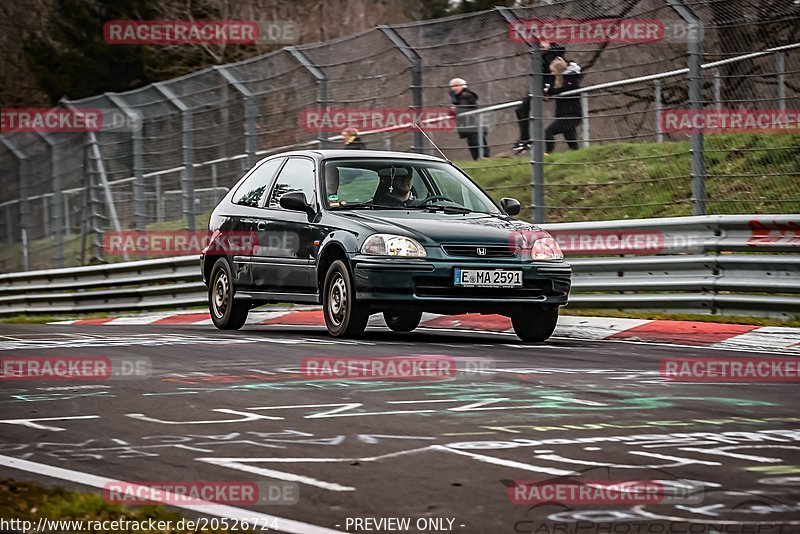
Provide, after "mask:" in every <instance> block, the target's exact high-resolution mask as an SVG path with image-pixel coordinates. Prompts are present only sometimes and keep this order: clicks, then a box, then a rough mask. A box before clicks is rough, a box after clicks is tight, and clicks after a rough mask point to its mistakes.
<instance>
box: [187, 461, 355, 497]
mask: <svg viewBox="0 0 800 534" xmlns="http://www.w3.org/2000/svg"><path fill="white" fill-rule="evenodd" d="M197 460H198V461H200V462H206V463H209V464H213V465H218V466H220V467H228V468H230V469H238V470H239V471H245V472H247V473H253V474H254V475H261V476H263V477H267V478H277V479H278V480H285V481H287V482H296V483H298V484H306V485H309V486H314V487H317V488H320V489H324V490H328V491H355V490H356V489H355V488H354V487H352V486H342V485H341V484H336V483H335V482H325V481H324V480H317V479H316V478H312V477H307V476H303V475H296V474H294V473H287V472H286V471H276V470H275V469H267V468H265V467H257V466H254V465H248V462H258V461H261V459H260V458H253V459H250V460H245V461H241V460H240V459H238V458H197ZM308 461H311V460H308ZM333 461H335V460H333Z"/></svg>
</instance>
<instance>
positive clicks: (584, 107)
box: [581, 92, 589, 148]
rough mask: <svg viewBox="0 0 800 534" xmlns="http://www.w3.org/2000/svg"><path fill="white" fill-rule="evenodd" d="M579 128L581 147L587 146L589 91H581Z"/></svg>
mask: <svg viewBox="0 0 800 534" xmlns="http://www.w3.org/2000/svg"><path fill="white" fill-rule="evenodd" d="M581 130H582V132H581V133H582V134H583V148H588V147H589V93H587V92H583V93H581Z"/></svg>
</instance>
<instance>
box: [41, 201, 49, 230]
mask: <svg viewBox="0 0 800 534" xmlns="http://www.w3.org/2000/svg"><path fill="white" fill-rule="evenodd" d="M41 198H42V223H44V234H42V235H43V236H44V237H45V238H47V237H51V235H50V205H49V204H48V203H47V195H42V197H41Z"/></svg>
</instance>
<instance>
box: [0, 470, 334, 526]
mask: <svg viewBox="0 0 800 534" xmlns="http://www.w3.org/2000/svg"><path fill="white" fill-rule="evenodd" d="M0 466H5V467H10V468H12V469H19V470H20V471H26V472H28V473H36V474H39V475H44V476H48V477H52V478H57V479H60V480H67V481H70V482H77V483H78V484H83V485H85V486H91V487H93V488H98V489H104V488H105V487H106V486H107V485H109V484H126V485H129V486H131V487H135V486H136V485H135V484H131V483H129V482H124V481H121V480H116V479H113V478H106V477H101V476H97V475H92V474H89V473H82V472H80V471H73V470H71V469H64V468H61V467H54V466H51V465H45V464H39V463H36V462H30V461H28V460H21V459H19V458H13V457H11V456H2V455H0ZM163 493H164V495H163V499H154V500H157V501H160V502H162V503H163V504H165V505H167V506H173V507H175V508H182V509H184V510H191V511H192V512H197V513H200V514H207V515H215V516H218V517H227V518H230V519H239V520H242V521H244V520H250V522H251V523H252V522H253V521H252V520H253V519H259V520H263V521H264V522H265V523H266V524H272V523H275V522H277V525H278V528H277V531H279V532H287V533H290V534H295V533H296V534H337V533H341V531H339V530H332V529H329V528H325V527H319V526H317V525H311V524H309V523H303V522H301V521H295V520H294V519H284V518H282V517H278V516H274V515H270V514H262V513H260V512H254V511H253V510H247V509H244V508H236V507H233V506H228V505H225V504H216V503H213V502H208V501H202V504H173V503H171V502H169V499H170V497H171V496H172V494H171V493H170V492H167V491H165V492H163ZM176 500H177V499H176Z"/></svg>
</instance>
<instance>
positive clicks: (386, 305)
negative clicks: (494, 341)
mask: <svg viewBox="0 0 800 534" xmlns="http://www.w3.org/2000/svg"><path fill="white" fill-rule="evenodd" d="M350 264H351V265H352V267H353V275H354V279H355V280H354V282H355V286H356V298H357V299H358V300H359V301H362V302H367V303H369V304H370V305H371V306H372V307H373V308H374V309H377V310H380V309H392V310H395V309H410V310H418V311H429V312H433V313H452V312H456V313H464V312H476V313H510V312H511V311H514V310H515V309H520V308H529V307H530V306H531V305H564V304H566V303H567V299H568V297H569V290H570V286H571V283H572V282H571V280H572V268H571V267H570V266H569V265H568V264H566V263H564V262H521V261H519V260H503V259H479V260H476V259H470V258H460V259H455V258H454V259H449V258H448V259H440V258H423V259H419V260H414V259H394V258H376V257H373V256H365V255H361V254H355V255H353V256H351V257H350ZM456 267H462V268H470V269H514V270H521V271H522V278H523V287H521V288H465V287H456V286H455V285H454V283H453V281H454V276H455V275H454V269H455V268H456Z"/></svg>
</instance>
